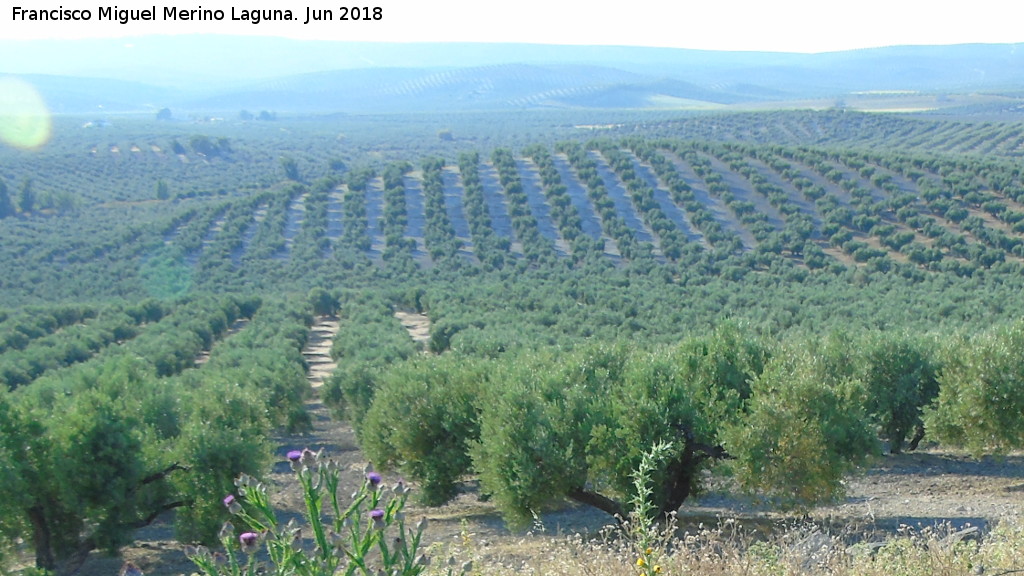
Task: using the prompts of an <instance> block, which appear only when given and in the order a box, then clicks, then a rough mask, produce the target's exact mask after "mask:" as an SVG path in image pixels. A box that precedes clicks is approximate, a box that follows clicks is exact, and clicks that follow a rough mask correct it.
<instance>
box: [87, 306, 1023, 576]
mask: <svg viewBox="0 0 1024 576" xmlns="http://www.w3.org/2000/svg"><path fill="white" fill-rule="evenodd" d="M399 314H400V315H399ZM396 316H398V317H399V318H400V319H402V321H403V324H405V325H406V326H407V329H409V330H410V331H413V330H415V331H417V332H416V334H417V335H416V337H417V338H425V337H426V336H425V334H429V320H428V319H427V318H426V317H418V316H420V315H413V314H408V313H396ZM336 331H337V320H336V319H332V318H321V319H318V322H317V323H316V325H315V326H314V327H313V332H312V334H311V338H310V341H309V345H308V347H307V349H306V351H305V354H306V357H307V361H308V362H309V363H310V366H311V370H310V380H311V384H312V385H313V388H314V390H316V389H317V388H319V385H320V384H321V383H322V379H323V377H325V375H326V374H329V373H330V370H332V369H333V366H331V362H330V356H329V355H328V354H327V353H328V352H329V348H330V342H331V337H332V336H333V334H334V333H335V332H336ZM424 331H425V332H424ZM308 408H309V410H310V412H311V415H312V416H313V424H314V428H313V431H312V432H311V433H309V434H306V435H281V436H279V437H277V438H275V441H276V442H277V445H278V455H279V456H280V459H279V460H280V461H279V463H278V464H277V465H275V467H274V469H273V470H272V472H271V473H270V474H269V476H268V478H267V481H268V482H269V484H270V485H272V486H273V487H274V488H275V489H274V491H273V495H272V498H273V501H274V503H275V505H276V506H277V508H278V510H280V511H281V512H282V514H281V516H282V518H283V519H284V520H286V519H287V518H288V517H290V516H293V515H296V514H298V513H299V512H300V511H301V508H302V501H301V495H300V494H299V493H298V491H297V490H296V483H295V482H293V477H292V475H293V473H292V472H291V470H290V468H289V466H288V465H287V463H286V459H285V454H286V453H287V452H288V451H289V450H294V449H302V448H307V447H308V448H310V449H313V450H319V449H321V448H322V449H323V451H324V454H325V456H326V457H329V458H332V459H334V460H336V461H338V462H339V463H340V464H341V465H342V468H343V469H347V470H348V471H349V472H348V474H346V475H345V477H344V481H343V484H342V487H341V490H343V491H345V490H348V492H345V493H349V492H352V491H354V490H355V489H356V487H357V486H358V484H359V483H361V482H362V479H363V468H364V466H365V465H366V463H367V462H366V458H365V456H364V455H363V453H362V452H361V451H360V450H359V448H358V446H357V443H356V439H355V434H354V432H353V430H352V428H351V426H350V425H348V424H347V423H343V422H337V421H334V420H332V419H331V417H330V415H329V413H328V411H327V409H326V408H325V407H324V406H323V404H322V403H321V402H320V401H319V400H318V399H317V398H316V397H314V398H313V399H311V400H310V402H309V405H308ZM390 475H391V474H386V476H390ZM711 484H712V485H713V486H714V485H718V489H717V491H716V490H712V491H711V492H709V493H708V494H706V495H704V496H702V497H701V498H699V499H696V500H694V501H693V502H691V503H688V504H687V505H686V506H684V507H683V508H682V510H680V513H679V523H680V530H687V529H695V528H696V527H697V526H698V525H700V524H702V523H703V524H705V525H708V524H714V523H715V522H722V521H725V520H726V519H735V520H736V522H737V523H739V524H741V525H742V526H744V527H745V528H746V529H748V530H750V532H751V533H763V532H765V531H771V530H775V529H777V528H778V526H780V525H785V524H789V525H791V524H792V523H793V522H794V521H795V520H796V519H795V518H794V517H793V516H785V515H781V514H779V513H777V512H773V511H771V510H770V509H768V508H765V507H761V506H758V505H757V504H756V503H754V502H753V501H751V500H749V499H744V498H741V497H736V496H734V495H730V494H729V492H728V491H727V490H726V488H727V485H726V484H724V483H716V482H714V481H712V482H711ZM1022 493H1024V455H1022V454H1012V455H1009V456H1006V457H1001V458H994V457H993V458H983V459H980V460H978V459H973V458H970V457H968V456H966V455H963V454H956V453H951V452H944V451H938V450H931V449H926V450H922V451H919V452H916V453H909V454H903V455H897V456H883V457H880V458H879V460H878V461H877V462H876V463H875V465H874V466H873V467H872V468H871V469H870V470H868V471H867V472H866V473H865V474H863V475H861V476H858V477H855V478H851V479H850V480H849V483H848V495H847V497H846V498H845V499H844V500H843V501H842V502H840V503H838V504H836V505H833V506H823V507H819V508H816V509H814V510H812V511H811V512H810V514H809V515H808V516H809V517H808V518H804V519H803V520H804V521H808V520H809V521H811V522H814V523H816V524H819V525H821V526H824V527H826V529H828V530H829V531H833V532H847V533H856V534H858V537H861V536H860V535H862V537H863V538H865V539H869V540H877V539H881V538H883V537H884V536H885V534H892V533H894V532H895V531H896V530H897V529H898V528H899V527H900V526H901V525H907V526H911V527H917V526H919V525H920V526H930V525H935V524H941V523H948V524H950V525H951V526H953V527H954V528H960V527H963V526H966V525H968V524H969V525H972V526H980V527H982V529H984V528H985V527H986V526H988V525H989V524H991V523H993V522H997V521H999V520H1000V519H1004V518H1016V519H1020V518H1021V513H1022V511H1024V502H1022V498H1021V495H1022ZM408 513H409V514H410V516H411V517H413V518H416V517H420V516H425V517H427V518H429V519H430V521H431V523H430V528H429V529H428V532H427V534H426V538H427V539H429V541H431V542H434V543H437V545H440V546H455V547H460V546H462V547H464V546H466V545H472V546H475V547H476V548H477V553H478V554H479V557H480V558H481V559H482V560H483V561H484V562H487V561H489V560H490V561H494V562H501V563H502V564H504V565H506V566H508V565H518V564H521V563H523V562H528V561H529V557H530V555H531V554H533V553H539V551H540V550H542V549H543V548H544V547H545V545H547V544H550V542H551V539H554V538H561V537H563V536H565V535H567V534H574V533H582V534H585V535H588V534H596V533H597V532H598V531H600V530H601V528H602V527H604V526H606V525H608V524H610V523H612V519H611V518H610V517H608V516H607V515H605V514H603V513H601V512H598V511H596V510H593V509H589V508H586V507H581V506H574V505H571V504H567V505H565V506H564V507H562V508H560V509H557V510H552V511H549V512H546V513H545V514H543V515H542V516H541V518H540V519H539V520H540V522H539V524H538V525H537V526H535V527H534V530H533V531H532V532H531V535H530V536H528V535H527V534H526V533H524V532H512V531H510V530H509V529H508V528H507V527H506V526H505V524H504V522H503V521H502V520H501V517H500V515H499V514H498V512H497V510H496V509H495V507H494V505H493V504H491V503H489V502H482V501H481V500H480V499H479V498H478V492H477V490H476V487H475V484H474V483H473V482H472V481H467V483H466V484H465V487H464V490H463V491H462V493H461V494H460V495H459V496H458V497H456V498H455V499H454V500H453V501H452V502H450V503H448V504H446V505H445V506H441V507H438V508H423V507H418V506H413V507H411V508H410V509H409V510H408ZM172 523H173V517H172V516H170V515H169V514H168V515H166V516H164V517H161V518H160V519H158V521H157V522H155V523H154V524H153V525H151V526H149V527H147V528H145V529H142V530H139V531H138V532H137V534H136V537H135V539H134V541H133V542H132V543H131V544H130V545H129V546H127V547H125V548H124V549H123V550H122V555H123V559H116V558H109V557H105V556H103V555H101V554H99V553H94V554H93V556H91V557H90V558H89V560H88V561H87V562H86V564H85V565H84V566H83V568H82V569H81V571H80V573H81V574H83V575H85V576H101V575H109V574H116V573H117V572H118V569H119V568H120V566H121V564H122V562H123V561H124V560H129V561H131V562H133V563H135V564H136V565H137V566H138V567H139V568H141V569H142V570H143V572H144V573H145V574H147V575H148V576H173V575H177V574H191V573H193V572H194V566H193V565H192V564H191V562H189V561H188V559H187V558H186V557H185V555H184V554H183V552H182V546H181V544H179V543H178V542H176V541H175V540H174V537H173V529H172ZM485 572H486V571H485Z"/></svg>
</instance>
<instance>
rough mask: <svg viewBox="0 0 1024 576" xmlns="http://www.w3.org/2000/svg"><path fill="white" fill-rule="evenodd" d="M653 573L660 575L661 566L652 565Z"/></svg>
mask: <svg viewBox="0 0 1024 576" xmlns="http://www.w3.org/2000/svg"><path fill="white" fill-rule="evenodd" d="M654 573H655V574H661V564H655V565H654Z"/></svg>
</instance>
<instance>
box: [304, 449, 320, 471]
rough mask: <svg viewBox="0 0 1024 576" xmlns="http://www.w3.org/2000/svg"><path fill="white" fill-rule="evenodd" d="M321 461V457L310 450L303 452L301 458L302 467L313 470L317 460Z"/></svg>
mask: <svg viewBox="0 0 1024 576" xmlns="http://www.w3.org/2000/svg"><path fill="white" fill-rule="evenodd" d="M319 459H320V455H319V454H317V453H316V452H313V451H312V450H310V449H309V448H306V449H304V450H303V451H302V456H301V458H300V460H301V461H302V465H303V466H305V467H306V468H312V467H313V466H315V465H316V463H317V460H319Z"/></svg>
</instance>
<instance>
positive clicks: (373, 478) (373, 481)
mask: <svg viewBox="0 0 1024 576" xmlns="http://www.w3.org/2000/svg"><path fill="white" fill-rule="evenodd" d="M381 480H383V478H382V477H381V475H380V474H378V473H377V472H367V473H366V481H367V482H369V483H370V486H373V487H374V488H376V487H377V486H380V482H381Z"/></svg>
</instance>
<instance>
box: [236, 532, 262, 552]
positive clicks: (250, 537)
mask: <svg viewBox="0 0 1024 576" xmlns="http://www.w3.org/2000/svg"><path fill="white" fill-rule="evenodd" d="M238 542H239V543H240V544H241V545H242V552H245V553H246V554H252V553H254V552H256V550H257V548H258V547H259V543H260V535H259V534H257V533H255V532H242V535H241V536H239V537H238Z"/></svg>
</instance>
